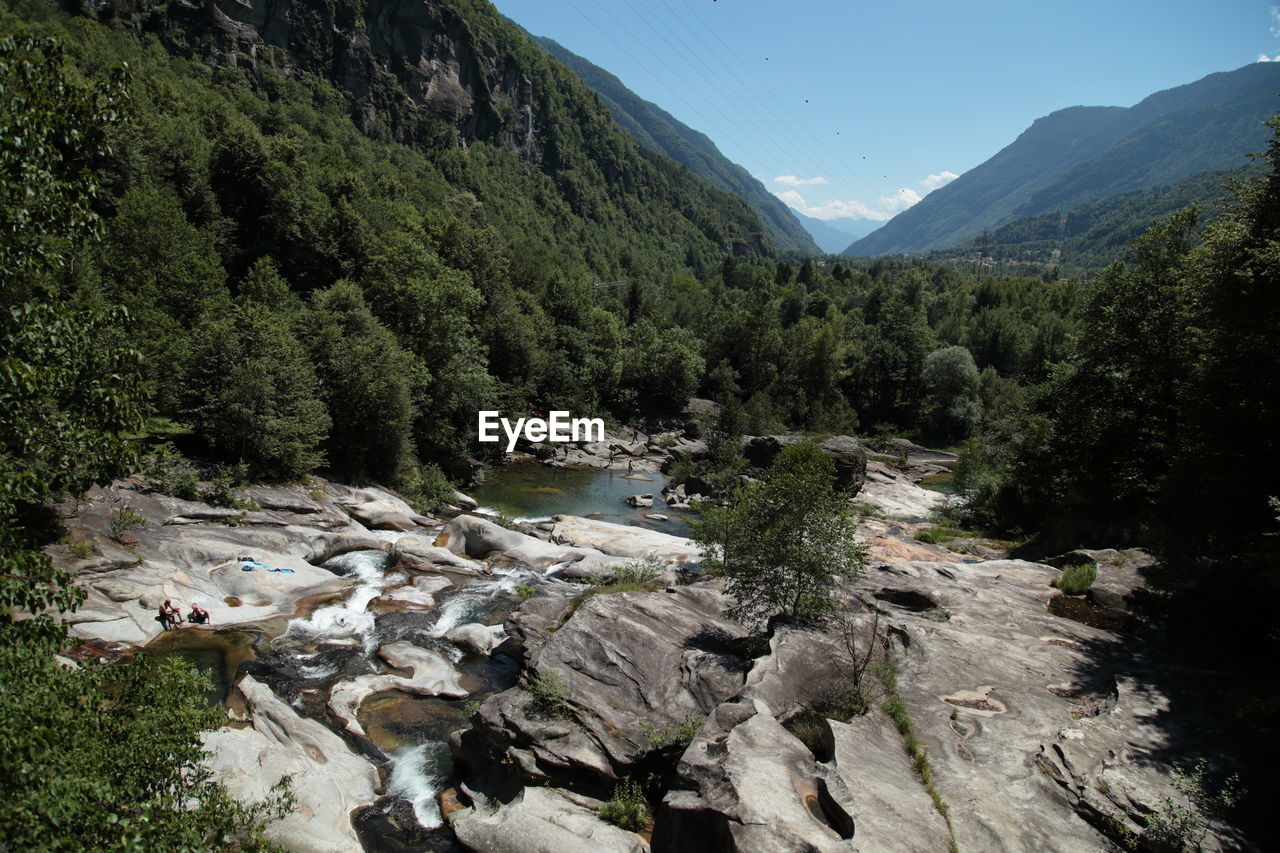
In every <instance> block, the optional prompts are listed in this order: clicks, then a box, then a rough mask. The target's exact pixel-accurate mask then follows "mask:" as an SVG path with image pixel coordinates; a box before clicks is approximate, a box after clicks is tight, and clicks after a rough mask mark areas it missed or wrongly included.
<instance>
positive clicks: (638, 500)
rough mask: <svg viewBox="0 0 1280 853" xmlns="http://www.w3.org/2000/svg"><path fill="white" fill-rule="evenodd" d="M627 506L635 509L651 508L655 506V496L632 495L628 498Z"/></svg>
mask: <svg viewBox="0 0 1280 853" xmlns="http://www.w3.org/2000/svg"><path fill="white" fill-rule="evenodd" d="M627 505H628V506H634V507H651V506H653V495H630V496H629V497H628V498H627Z"/></svg>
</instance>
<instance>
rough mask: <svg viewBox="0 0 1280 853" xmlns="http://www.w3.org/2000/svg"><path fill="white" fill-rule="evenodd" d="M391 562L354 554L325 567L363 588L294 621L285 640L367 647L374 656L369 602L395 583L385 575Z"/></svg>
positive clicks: (379, 555)
mask: <svg viewBox="0 0 1280 853" xmlns="http://www.w3.org/2000/svg"><path fill="white" fill-rule="evenodd" d="M387 559H388V555H387V553H386V552H385V551H352V552H350V553H348V554H342V555H341V556H338V557H334V558H333V559H331V560H329V561H327V562H326V563H324V567H325V568H326V569H328V570H329V571H331V572H334V573H335V574H340V575H343V576H345V577H354V578H356V579H357V580H358V581H359V585H358V586H357V587H356V588H355V589H354V590H353V591H352V593H351V595H350V596H348V597H347V600H346V601H343V602H341V603H340V604H330V605H327V606H325V607H321V608H319V609H318V610H316V611H315V612H314V613H312V614H311V616H310V617H309V618H307V619H293V620H291V621H290V622H289V627H288V628H287V629H286V630H285V633H284V635H283V637H282V638H281V639H285V638H290V639H299V640H303V641H305V642H312V643H329V644H333V645H351V646H354V645H363V646H364V648H365V651H367V652H368V653H369V654H373V652H374V651H375V650H376V648H377V635H376V634H375V632H374V628H375V621H374V616H373V614H372V613H370V612H369V602H370V601H373V600H374V599H375V598H377V597H378V596H379V595H381V594H382V590H383V589H385V588H386V587H387V586H388V584H389V583H390V581H391V580H392V579H391V578H388V577H386V575H384V574H383V572H384V570H385V569H386V565H387Z"/></svg>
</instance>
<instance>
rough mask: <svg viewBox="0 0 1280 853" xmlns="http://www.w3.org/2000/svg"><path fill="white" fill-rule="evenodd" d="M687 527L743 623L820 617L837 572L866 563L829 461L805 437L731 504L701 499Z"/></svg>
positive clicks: (829, 600)
mask: <svg viewBox="0 0 1280 853" xmlns="http://www.w3.org/2000/svg"><path fill="white" fill-rule="evenodd" d="M690 527H691V529H692V534H693V538H694V540H695V541H697V543H698V544H699V545H700V546H702V549H703V553H705V554H706V555H707V565H708V567H709V568H710V569H712V570H718V571H720V572H722V573H723V575H724V577H726V578H728V579H729V584H728V588H727V591H728V593H729V595H730V596H731V597H733V598H734V599H735V601H736V602H737V603H736V604H735V605H734V606H733V608H732V609H731V610H730V611H729V613H730V615H731V616H733V617H734V618H735V619H739V620H741V621H743V622H744V623H746V624H760V623H764V622H767V621H768V619H769V618H771V617H772V616H774V615H775V614H779V613H780V614H783V615H785V616H787V617H789V618H791V619H808V618H815V617H817V618H821V617H822V616H824V615H826V614H827V613H829V612H830V611H831V610H832V609H833V607H834V602H833V600H832V597H831V590H832V588H833V587H834V586H835V585H836V584H837V583H838V579H839V578H845V577H849V576H851V575H854V574H856V573H857V572H859V571H860V570H861V569H862V568H863V566H864V565H865V564H866V548H865V546H863V545H861V544H860V543H859V542H858V540H857V539H856V537H855V536H854V532H855V527H856V524H855V522H854V519H853V518H852V517H850V515H849V502H848V498H847V497H846V496H845V495H844V494H842V493H840V492H838V491H837V490H836V488H835V463H834V461H833V460H832V458H831V457H830V456H829V455H828V454H826V453H824V452H823V451H822V450H821V449H820V448H819V447H817V446H816V445H814V444H813V443H811V442H804V443H802V444H794V445H792V446H790V447H788V448H786V449H785V450H783V451H782V452H781V453H780V454H778V457H777V458H776V459H775V460H774V462H773V465H772V466H771V467H770V468H769V470H768V471H767V472H765V475H764V477H763V479H762V480H761V481H759V482H756V483H750V484H748V485H746V486H743V487H741V488H739V489H738V490H737V491H736V492H735V493H734V496H733V506H732V507H731V508H728V509H723V508H720V507H708V508H706V509H704V510H703V514H702V518H701V519H700V520H697V521H694V522H693V523H692V524H691V525H690Z"/></svg>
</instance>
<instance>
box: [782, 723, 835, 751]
mask: <svg viewBox="0 0 1280 853" xmlns="http://www.w3.org/2000/svg"><path fill="white" fill-rule="evenodd" d="M782 725H783V728H785V729H786V730H787V731H789V732H791V734H793V735H795V737H796V739H797V740H799V741H800V742H801V743H802V744H804V745H805V747H806V748H807V749H808V750H809V751H810V752H812V753H813V757H814V758H816V759H817V760H818V761H822V762H827V761H830V760H832V759H833V758H835V756H836V742H835V736H834V735H833V734H832V732H831V724H830V723H828V722H827V720H826V718H825V717H823V716H822V715H821V714H815V713H802V714H797V715H796V716H794V717H792V718H791V719H789V720H787V721H786V722H785V723H783V724H782Z"/></svg>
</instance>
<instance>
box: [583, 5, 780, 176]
mask: <svg viewBox="0 0 1280 853" xmlns="http://www.w3.org/2000/svg"><path fill="white" fill-rule="evenodd" d="M566 2H568V4H569V5H570V6H571V7H572V8H573V10H574V11H575V12H577V13H578V16H579V17H580V18H582V19H583V20H585V21H587V23H589V24H591V26H593V27H595V29H596V30H597V31H598V32H599V33H600V35H602V36H604V37H605V38H606V39H608V40H609V41H610V42H611V43H612V44H613V45H614V46H615V47H617V48H618V49H619V50H621V51H622V52H623V53H624V54H625V55H626V56H627V57H628V58H629V59H630V60H631V61H632V62H633V63H635V65H636V67H637V68H640V69H642V70H643V71H644V73H645V74H647V75H649V76H652V77H654V78H655V79H656V78H657V77H658V75H657V74H655V73H654V72H652V71H651V70H650V69H649V66H648V65H647V64H646V63H644V62H641V61H640V60H639V59H637V58H636V56H635V55H634V54H633V53H632V52H631V51H630V50H628V49H627V47H626V45H624V44H622V43H621V42H619V41H618V40H617V39H615V38H614V37H613V36H612V35H610V34H609V33H608V32H607V31H606V30H605V29H604V28H603V27H601V26H600V25H599V24H598V23H596V21H595V20H594V19H592V18H591V17H589V16H588V15H586V14H584V13H583V12H582V10H581V9H579V8H578V6H577V4H575V3H574V2H573V0H566ZM611 17H612V16H611ZM615 21H616V19H615ZM623 29H625V27H623ZM669 91H670V92H671V95H672V96H673V97H675V98H676V99H677V100H679V101H680V102H681V103H682V104H684V105H685V106H686V107H688V108H689V110H690V112H691V113H693V114H695V115H702V114H704V111H703V110H700V109H699V108H698V107H695V106H694V105H693V104H691V103H689V101H687V100H686V99H685V98H684V96H683V95H681V94H680V92H679V90H678V89H676V88H674V87H671V88H670V89H669ZM721 116H722V117H724V114H723V113H721ZM725 118H727V117H725ZM730 121H731V120H730ZM761 162H762V161H759V160H757V165H759V164H760V163H761Z"/></svg>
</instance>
